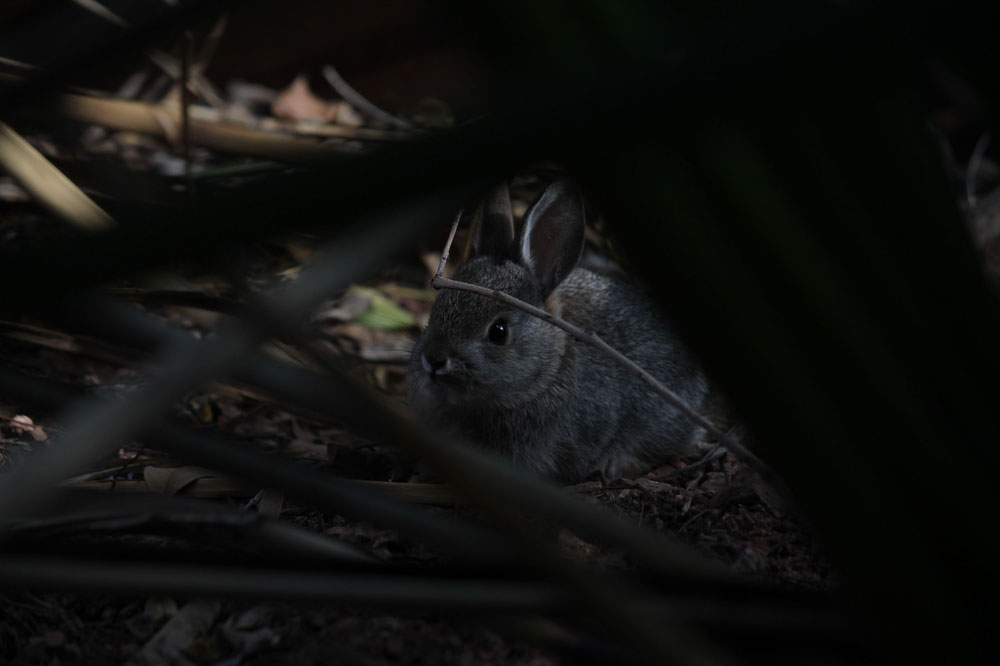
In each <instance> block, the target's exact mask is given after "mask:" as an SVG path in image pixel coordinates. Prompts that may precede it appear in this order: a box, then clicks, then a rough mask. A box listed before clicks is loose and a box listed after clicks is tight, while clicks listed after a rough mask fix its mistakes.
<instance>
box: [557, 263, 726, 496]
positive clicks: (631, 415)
mask: <svg viewBox="0 0 1000 666" xmlns="http://www.w3.org/2000/svg"><path fill="white" fill-rule="evenodd" d="M554 296H556V298H557V299H558V301H559V306H558V307H559V309H560V310H561V316H562V317H563V318H564V319H566V320H567V321H569V322H570V323H572V324H574V325H576V326H578V327H579V328H582V329H583V330H585V331H592V332H594V333H596V334H597V335H598V336H599V337H600V338H601V339H602V340H604V341H605V342H607V343H608V344H609V345H611V346H612V347H613V348H614V349H616V350H617V351H619V352H621V353H622V354H623V355H624V356H625V357H626V358H628V359H629V360H631V361H633V362H635V363H636V364H637V365H639V366H640V367H641V368H643V369H644V370H646V371H647V372H648V373H650V374H651V375H652V376H653V377H655V378H656V379H658V380H659V381H660V382H661V383H663V384H664V385H665V386H667V387H668V388H670V389H671V390H673V391H674V392H675V393H677V394H678V395H679V396H680V398H681V399H682V400H684V401H685V402H686V403H687V404H688V405H689V406H691V407H693V408H694V409H696V410H699V409H700V408H701V407H702V406H703V403H704V402H705V397H706V395H707V392H708V384H707V381H706V380H705V377H704V375H703V374H702V372H701V370H700V369H699V367H698V364H697V363H696V362H695V361H694V359H693V357H692V356H691V355H690V353H688V352H687V350H686V349H685V348H684V346H683V345H682V344H681V343H680V341H679V340H677V339H676V337H675V336H674V335H673V334H672V333H671V330H670V327H669V325H668V324H667V322H666V321H665V320H664V318H663V317H662V316H661V315H660V313H659V309H658V308H657V306H656V305H655V303H653V302H652V301H651V300H650V299H649V298H648V297H647V296H646V295H645V294H644V293H643V292H642V291H640V290H639V289H638V288H636V287H635V286H633V285H631V284H629V283H627V282H625V281H623V280H620V279H616V278H615V277H611V276H608V275H602V274H597V273H594V272H592V271H590V270H587V269H584V268H577V269H576V270H574V271H573V272H572V273H571V274H570V275H569V276H568V277H567V279H566V280H565V281H564V282H563V283H562V284H561V285H560V287H559V289H557V291H556V293H555V294H554ZM572 344H573V345H574V347H576V354H575V365H576V368H575V373H574V375H575V377H576V387H577V390H576V395H575V398H574V407H573V409H572V414H573V417H572V420H573V422H574V424H575V427H576V429H577V431H578V432H577V433H576V434H577V439H576V441H577V446H578V447H580V448H581V451H580V453H581V454H583V455H580V456H579V458H580V463H581V465H580V468H579V469H578V470H577V473H576V474H574V475H573V476H576V477H577V478H579V477H580V476H586V475H587V474H588V473H590V472H592V471H594V470H599V471H601V472H603V473H604V474H606V475H608V476H617V475H619V474H621V473H623V472H625V471H629V470H632V469H634V468H635V467H636V466H638V465H643V464H646V465H648V464H655V463H656V462H658V461H662V460H664V459H665V458H667V457H673V456H681V455H687V454H690V453H691V452H692V450H693V445H694V443H695V440H696V438H697V437H698V436H699V434H700V429H699V428H698V427H697V426H695V425H694V424H693V423H691V422H690V420H689V419H688V418H687V417H686V416H685V415H683V414H681V413H680V411H679V410H678V409H677V408H676V407H674V406H673V405H670V404H668V403H667V402H666V401H665V400H664V399H663V398H662V397H661V396H660V395H658V394H657V393H655V392H654V391H653V390H652V389H651V388H650V387H649V385H648V384H647V383H646V382H645V381H643V379H642V378H641V377H639V376H638V374H636V373H634V372H633V371H631V370H629V369H628V368H625V367H624V366H622V365H621V364H620V363H618V362H617V361H616V360H614V359H612V358H610V357H609V356H608V355H606V354H605V353H604V352H602V351H601V350H599V349H597V348H595V347H592V346H590V345H587V344H585V343H581V342H577V341H574V342H573V343H572Z"/></svg>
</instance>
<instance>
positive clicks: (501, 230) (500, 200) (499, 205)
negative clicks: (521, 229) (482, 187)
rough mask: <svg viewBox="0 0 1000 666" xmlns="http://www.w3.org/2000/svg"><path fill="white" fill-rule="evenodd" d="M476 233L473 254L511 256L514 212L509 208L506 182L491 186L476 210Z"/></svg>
mask: <svg viewBox="0 0 1000 666" xmlns="http://www.w3.org/2000/svg"><path fill="white" fill-rule="evenodd" d="M476 227H477V230H476V234H475V236H474V238H473V241H472V251H473V254H475V255H478V256H488V257H511V258H513V252H514V214H513V213H512V212H511V209H510V193H509V192H508V191H507V183H506V182H504V183H501V184H500V185H498V186H497V187H495V188H493V189H492V190H491V191H490V193H489V195H488V196H487V197H486V200H485V201H483V203H482V205H481V206H479V209H478V210H477V211H476Z"/></svg>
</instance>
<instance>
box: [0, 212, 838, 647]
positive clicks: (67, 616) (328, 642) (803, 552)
mask: <svg viewBox="0 0 1000 666" xmlns="http://www.w3.org/2000/svg"><path fill="white" fill-rule="evenodd" d="M0 225H2V226H3V228H4V229H5V230H6V233H7V234H8V235H10V234H17V233H20V232H21V231H22V230H23V231H24V233H28V232H27V227H25V226H23V225H21V224H19V223H17V222H14V221H12V220H10V219H8V220H0ZM35 231H37V229H36V230H35ZM417 255H418V253H417V252H416V251H414V253H413V256H412V262H411V264H412V265H410V266H409V267H407V268H405V269H403V268H400V267H394V268H392V269H391V270H388V271H386V272H385V274H383V275H382V276H380V277H379V278H376V279H375V280H373V281H372V282H371V285H370V286H369V287H367V288H370V289H374V290H375V291H364V290H357V291H356V292H352V294H353V295H352V296H348V297H345V298H341V299H338V300H336V301H332V302H331V303H330V310H329V312H328V313H327V315H329V316H325V317H320V318H319V320H320V321H321V322H323V323H321V324H318V328H319V329H320V330H321V331H322V335H323V336H325V339H326V340H327V341H329V343H330V344H331V345H334V346H336V347H338V348H339V349H340V350H341V352H342V353H344V354H345V355H346V356H348V357H353V358H354V359H355V362H356V366H355V368H354V373H355V375H356V376H358V377H362V378H365V379H366V381H368V382H370V383H372V384H373V385H375V386H377V387H378V388H380V389H381V390H383V391H384V392H385V393H387V394H389V395H391V396H393V397H395V398H397V399H399V400H403V399H404V397H403V395H404V383H405V359H406V353H407V352H406V350H407V348H408V346H409V344H411V343H412V340H413V338H414V337H415V334H416V330H417V329H416V328H415V327H414V326H403V327H402V328H399V329H397V330H385V329H384V328H379V327H377V326H376V327H372V326H366V325H365V324H363V323H360V322H359V321H358V315H357V314H356V312H354V311H353V310H354V308H355V307H356V304H355V305H352V304H351V303H350V301H351V300H352V299H354V298H357V297H358V296H357V294H359V293H360V294H364V297H363V298H362V300H363V299H364V298H368V299H370V298H371V296H372V294H376V293H377V294H380V295H382V296H383V297H384V298H385V299H387V301H388V303H391V304H392V306H394V307H395V306H398V307H399V308H401V309H402V311H403V312H406V313H409V314H410V315H412V318H413V321H415V322H419V321H420V320H421V318H422V317H425V316H426V313H427V311H428V309H429V305H430V301H429V300H428V299H427V297H426V296H427V294H426V292H425V291H424V290H423V288H422V287H421V286H420V283H419V282H414V283H409V282H406V281H405V279H404V278H403V277H401V276H406V275H419V274H420V273H421V271H422V270H423V269H422V268H421V263H420V261H419V260H418V256H417ZM258 259H265V261H263V264H264V265H266V266H267V270H266V271H265V272H268V273H270V275H272V276H280V275H287V274H288V273H289V271H292V272H294V268H295V265H296V262H295V260H293V259H292V254H291V253H289V252H288V251H287V249H286V248H281V247H279V246H277V245H275V246H269V247H267V248H262V249H261V255H260V257H258ZM368 303H369V304H370V303H371V300H369V301H368ZM386 307H389V306H388V305H386ZM362 309H363V308H362ZM149 311H151V312H154V313H156V314H157V315H158V316H160V317H162V318H163V319H165V320H167V321H170V322H173V323H175V324H178V325H180V326H183V327H185V328H187V329H188V330H191V331H194V332H196V333H199V334H201V333H204V332H206V329H204V326H205V325H206V321H205V319H204V318H205V313H203V312H198V311H194V310H192V309H190V308H182V307H175V306H162V305H161V306H150V307H149ZM393 312H396V311H395V310H393ZM331 313H332V314H331ZM397 314H399V313H398V312H397ZM16 333H18V331H13V330H7V331H6V335H4V336H2V337H0V358H2V359H3V363H4V365H5V366H6V367H10V368H15V369H17V370H20V371H24V372H28V373H30V374H32V375H35V376H37V377H41V378H48V379H55V380H58V381H61V382H69V383H72V384H75V385H78V386H81V387H85V388H87V389H88V390H91V391H107V392H112V393H114V392H127V391H130V390H132V389H134V388H135V387H136V386H138V385H140V384H141V383H142V381H143V378H144V375H143V373H142V372H141V371H139V370H136V369H134V368H133V367H130V366H128V365H123V364H118V363H115V362H113V359H108V358H96V356H98V355H97V354H90V353H88V352H91V351H93V350H92V349H90V348H89V347H88V346H87V344H86V341H76V343H77V344H76V345H73V346H70V345H66V344H62V343H64V342H65V341H66V340H67V339H71V338H69V337H65V336H63V335H62V334H60V333H58V332H56V331H51V330H47V329H44V328H39V329H38V330H35V331H33V333H34V334H33V335H32V336H28V335H26V334H25V331H24V330H21V331H20V335H16ZM365 358H377V359H378V361H377V362H368V361H365V360H364V359H365ZM178 414H179V415H181V416H183V417H184V418H185V419H186V420H188V421H189V422H190V423H192V424H194V425H196V426H197V427H199V428H202V429H207V430H210V431H214V432H218V433H223V434H225V435H227V436H228V437H230V438H232V439H236V440H239V441H243V442H245V443H247V445H248V446H251V447H253V448H255V449H257V450H260V451H265V452H268V453H271V454H273V455H278V456H283V457H288V458H292V459H296V460H298V461H299V462H300V463H301V464H303V465H308V466H314V467H319V468H324V469H328V470H331V471H333V472H335V473H337V474H338V475H339V476H345V477H349V478H358V479H369V480H376V481H399V480H401V479H405V477H406V475H407V474H408V473H409V471H410V470H412V461H410V459H409V458H408V457H407V456H405V455H402V454H401V453H400V452H399V451H398V450H397V449H396V448H395V447H394V446H392V445H391V443H385V442H374V441H369V440H366V439H365V438H364V437H363V436H360V435H358V434H355V433H352V432H351V431H350V430H349V429H346V428H344V427H341V426H339V425H338V424H331V423H329V422H319V421H312V420H310V419H307V418H304V417H302V416H297V415H293V414H291V413H288V412H286V411H283V410H282V409H281V408H280V407H278V406H276V405H274V404H271V403H269V402H267V401H266V400H261V399H260V398H258V397H257V396H254V395H252V394H249V393H247V392H244V391H241V390H239V389H238V388H232V387H226V388H225V390H219V389H215V388H213V389H211V390H208V391H206V392H202V393H198V394H193V395H190V396H188V398H187V400H186V402H185V404H183V405H181V406H179V407H178ZM0 418H2V422H0V433H2V437H0V456H2V459H3V463H4V466H5V467H7V468H8V469H10V468H11V467H12V466H14V465H16V464H17V462H18V461H19V460H20V459H22V458H23V457H24V456H25V455H26V454H27V453H29V452H30V451H32V450H35V449H38V448H41V447H45V446H46V441H47V440H48V438H50V437H58V435H59V431H60V421H59V417H58V415H56V414H48V413H44V412H35V411H30V412H25V411H23V410H21V409H19V408H18V406H17V405H10V404H0ZM710 450H711V446H709V445H705V451H706V452H708V451H710ZM183 463H184V461H181V460H171V459H168V458H165V456H164V455H163V454H162V453H160V452H158V451H155V450H151V449H149V448H146V447H145V446H143V445H142V443H141V442H125V443H123V444H122V446H121V447H120V448H119V449H118V451H117V453H116V454H115V455H114V456H113V457H111V458H110V459H106V460H103V461H100V462H99V463H97V464H95V465H94V469H103V470H111V471H110V472H105V473H104V474H103V475H102V476H96V477H94V478H90V479H87V480H84V481H80V482H79V484H80V485H81V486H87V487H89V488H91V489H97V492H105V493H114V492H116V488H115V486H116V485H117V492H124V490H122V489H123V488H126V487H128V488H129V489H131V490H132V491H137V490H136V488H133V487H132V486H138V491H137V492H142V491H145V492H150V493H156V492H161V493H162V492H176V493H178V494H180V495H187V496H199V492H198V488H197V485H196V484H195V483H194V482H195V481H197V480H205V479H210V478H211V477H212V474H213V473H212V472H210V471H207V470H197V469H195V468H186V467H183ZM177 470H181V471H180V472H179V473H180V474H182V475H183V474H187V475H188V476H187V477H186V478H185V479H184V480H183V481H181V482H179V483H175V484H174V486H173V487H172V488H171V490H169V491H167V490H165V489H164V488H163V486H162V483H163V482H161V481H157V479H160V478H162V477H163V474H168V475H169V474H170V473H171V472H177ZM186 470H193V471H186ZM157 472H160V473H159V474H158V473H157ZM113 481H114V482H113ZM168 483H169V482H168ZM129 484H132V485H131V486H130V485H129ZM157 484H160V485H157ZM569 491H570V492H572V493H573V494H574V495H577V496H578V497H580V498H582V499H583V500H585V501H586V502H590V503H595V504H600V505H602V506H603V507H605V508H606V509H608V510H610V511H612V512H613V513H615V514H617V515H618V516H620V517H622V518H624V519H626V520H629V521H631V522H633V523H635V524H637V525H642V526H644V527H647V528H649V529H651V530H655V531H657V532H660V533H662V534H664V535H667V536H668V537H670V538H671V539H675V540H678V541H680V542H683V543H686V544H689V545H691V546H693V547H694V548H695V549H697V550H698V551H699V552H701V553H703V554H704V555H705V557H707V558H711V559H713V560H716V561H718V562H721V563H723V564H725V565H727V566H729V567H732V568H733V569H735V570H738V571H740V572H743V573H745V574H747V575H749V576H752V577H756V578H759V579H762V580H766V581H770V582H774V583H777V584H778V585H779V586H783V587H787V588H795V589H831V588H836V587H837V586H838V580H837V577H836V576H835V575H834V573H833V571H832V569H831V566H830V564H829V563H828V561H827V560H826V559H825V558H824V556H823V554H822V552H821V550H820V548H819V547H818V546H817V544H816V543H815V541H814V540H813V538H812V537H811V536H810V534H809V531H808V530H807V529H806V528H805V527H804V526H803V525H802V524H801V523H800V522H799V521H798V520H797V519H796V518H795V517H794V516H792V515H790V514H789V513H787V512H786V511H785V510H784V509H783V508H782V506H781V503H780V502H779V501H777V500H776V498H775V495H774V493H773V491H771V490H770V489H769V488H767V487H766V486H765V485H764V484H763V483H762V482H761V481H760V480H759V478H758V477H757V475H756V474H755V473H754V472H752V471H750V470H749V469H748V468H747V467H746V466H745V465H744V464H743V463H741V462H740V461H738V460H736V459H735V458H734V457H733V456H732V455H731V454H728V453H727V454H725V455H722V456H721V457H717V458H715V459H711V460H708V461H703V462H701V463H685V462H680V461H679V462H676V463H674V464H670V465H666V466H663V467H660V468H657V469H653V470H650V471H649V472H648V473H646V474H644V475H642V476H639V477H636V478H621V479H612V480H601V479H594V480H589V481H586V482H584V483H580V484H577V485H576V486H573V487H571V488H569ZM250 492H251V491H246V490H243V489H241V488H239V487H238V484H236V485H233V486H231V487H229V486H226V485H225V484H223V486H222V489H221V490H219V489H215V490H212V491H210V493H202V494H203V495H205V494H210V495H211V497H212V498H213V499H211V500H206V501H212V502H221V503H223V504H226V505H228V506H242V505H245V503H246V502H247V500H248V499H249V494H250ZM444 504H445V505H444V506H440V507H436V508H434V509H432V510H434V511H438V512H442V513H448V512H458V513H462V514H467V513H468V512H467V510H466V509H464V508H463V507H461V506H458V507H456V506H450V505H448V503H447V502H446V503H444ZM279 506H280V509H278V511H279V512H280V519H281V520H282V521H289V522H290V523H293V524H295V525H298V526H301V527H303V528H305V529H308V530H312V531H314V532H317V533H320V534H326V535H330V536H332V537H335V538H337V539H340V540H343V541H346V542H348V543H350V544H354V545H356V546H357V547H359V548H361V549H363V550H364V551H366V552H368V553H371V554H374V555H375V556H376V557H378V558H379V559H382V560H384V561H387V562H396V563H400V562H402V563H418V564H435V563H440V562H442V561H443V560H441V558H440V556H438V555H436V554H434V553H433V552H431V551H428V550H427V549H426V548H425V547H424V546H423V545H422V544H419V543H415V542H413V541H411V540H409V539H405V538H402V537H400V536H399V535H398V534H396V533H394V532H393V531H391V530H386V529H381V528H379V527H377V526H375V525H372V524H369V523H364V522H357V521H351V520H347V519H345V518H344V517H342V516H338V515H328V514H325V513H323V512H321V511H319V510H317V509H315V508H313V507H310V506H305V505H301V504H296V503H294V502H292V501H288V500H286V501H284V502H281V503H280V504H279ZM550 536H551V538H552V540H553V541H555V542H556V543H558V545H559V547H560V548H561V549H562V550H563V551H564V552H565V553H566V554H567V556H569V557H573V558H577V559H580V560H585V561H587V562H588V563H590V564H591V565H594V566H597V567H600V568H606V569H613V570H621V569H625V570H627V569H628V568H629V567H630V566H631V565H630V562H629V561H628V558H627V557H625V556H623V555H622V554H621V553H616V552H613V551H607V550H604V549H601V548H599V547H596V546H594V545H592V544H590V543H587V542H584V541H582V540H580V539H578V538H577V537H576V536H574V535H573V534H572V533H571V532H569V531H567V530H555V531H553V532H552V534H551V535H550ZM77 538H79V537H77ZM98 538H100V537H98ZM105 538H106V537H105ZM111 538H112V543H114V541H113V539H114V538H116V537H111ZM117 538H120V539H122V542H123V543H127V539H128V538H129V537H128V536H127V535H126V536H120V537H117ZM167 540H168V541H169V537H168V538H167ZM56 543H57V544H58V543H59V542H58V541H57V542H56ZM73 544H74V541H73V540H72V539H68V540H66V541H65V542H64V545H63V546H61V547H65V548H72V547H73ZM105 545H107V544H105ZM57 547H60V546H57ZM111 552H114V547H112V548H111ZM234 557H235V555H234ZM187 616H192V617H194V618H197V623H196V624H197V626H201V627H202V628H203V630H202V631H200V632H198V634H197V637H196V639H194V640H192V639H191V636H190V635H187V634H184V632H181V633H179V634H177V633H173V634H172V633H170V632H169V631H168V632H167V633H166V634H163V633H161V632H162V631H163V628H164V627H165V626H171V627H172V626H173V625H169V623H168V621H170V620H171V618H175V619H176V618H178V617H187ZM175 621H176V620H175ZM192 621H194V620H192ZM505 627H506V625H505V623H504V621H503V618H491V617H489V616H472V617H469V616H465V615H462V616H455V615H448V614H445V613H440V612H434V613H430V612H418V611H412V610H409V611H401V612H386V611H385V609H381V610H379V609H371V608H364V607H358V606H352V605H339V606H338V605H332V604H316V603H312V604H306V605H295V604H292V603H276V602H268V603H258V602H252V601H234V600H222V601H220V602H212V601H205V600H191V599H187V598H177V597H162V596H158V597H131V598H130V597H128V596H110V595H95V594H81V593H68V592H67V593H37V592H31V591H24V592H16V593H10V592H9V593H6V594H4V595H2V601H0V661H2V662H4V663H24V664H56V663H60V664H70V663H80V664H83V663H122V662H124V661H126V660H129V659H132V660H133V662H134V663H150V664H155V663H167V662H163V661H158V660H157V658H155V657H150V656H149V652H150V651H152V652H153V653H157V652H158V653H159V654H174V655H175V656H174V659H175V661H174V662H171V663H198V664H234V663H245V664H288V665H292V664H329V663H359V664H548V663H567V659H568V658H567V657H565V656H563V655H558V654H556V653H552V652H547V651H545V650H543V649H539V648H535V647H531V646H530V645H528V644H527V643H524V642H521V641H519V640H518V639H517V638H516V635H515V634H513V633H511V632H509V631H507V630H506V628H505ZM171 641H174V642H175V644H173V645H171V644H170V642H171ZM164 645H165V647H164ZM161 658H162V657H161Z"/></svg>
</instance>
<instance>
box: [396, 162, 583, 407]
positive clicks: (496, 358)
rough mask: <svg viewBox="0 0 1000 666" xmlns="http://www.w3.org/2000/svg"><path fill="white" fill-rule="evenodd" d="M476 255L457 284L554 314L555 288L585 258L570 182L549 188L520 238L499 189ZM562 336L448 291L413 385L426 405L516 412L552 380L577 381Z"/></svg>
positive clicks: (417, 359)
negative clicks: (566, 374)
mask: <svg viewBox="0 0 1000 666" xmlns="http://www.w3.org/2000/svg"><path fill="white" fill-rule="evenodd" d="M477 217H478V232H477V233H476V235H475V237H474V243H473V252H474V253H473V256H472V258H471V259H470V260H469V261H468V262H466V264H465V265H464V266H462V268H461V269H459V271H458V272H457V273H456V275H455V279H456V280H460V281H462V282H469V283H472V284H476V285H480V286H483V287H486V288H489V289H496V290H499V291H503V292H505V293H507V294H509V295H511V296H514V297H515V298H518V299H521V300H523V301H526V302H528V303H530V304H532V305H535V306H538V307H541V308H545V309H548V310H549V311H551V312H553V313H555V314H558V313H559V309H560V303H559V298H558V293H556V288H557V287H558V286H559V284H560V283H561V282H562V281H563V279H564V278H565V277H566V276H567V275H569V274H570V272H571V271H572V270H573V269H574V267H576V264H577V262H578V261H579V260H580V255H581V253H582V251H583V243H584V233H585V227H584V208H583V201H582V198H581V196H580V194H579V191H578V190H577V189H576V188H575V187H574V186H573V185H572V184H570V183H568V182H564V181H561V182H556V183H553V184H552V185H550V186H549V187H548V188H547V189H546V190H545V192H544V193H543V194H542V196H541V197H540V198H539V199H538V200H537V201H536V202H535V203H534V204H533V205H532V206H531V207H530V208H529V209H528V211H527V212H526V213H525V215H524V224H523V228H522V231H521V234H520V236H519V237H518V236H515V233H514V220H513V216H512V213H511V205H510V196H509V194H508V192H507V186H506V184H504V185H503V186H501V187H498V188H497V189H495V190H494V191H493V192H492V193H491V194H490V196H489V197H488V199H487V200H486V202H484V204H483V205H482V206H481V207H480V209H479V211H478V214H477ZM568 344H569V340H568V336H567V334H566V333H565V332H563V331H562V330H560V329H557V328H555V327H554V326H552V325H551V324H548V323H546V322H544V321H542V320H540V319H538V318H536V317H533V316H532V315H529V314H528V313H526V312H523V311H521V310H519V309H516V308H514V307H511V306H509V305H507V304H504V303H501V302H500V301H497V300H495V299H492V298H489V297H487V296H481V295H479V294H473V293H469V292H465V291H457V290H444V291H442V292H441V293H440V294H439V295H438V299H437V302H436V303H435V304H434V307H433V309H432V310H431V315H430V321H429V323H428V326H427V329H426V331H424V334H423V335H422V336H421V339H420V340H419V342H418V343H417V345H416V347H415V349H414V353H413V357H412V359H411V362H410V370H409V374H410V389H411V395H412V397H413V398H414V400H415V401H416V402H417V403H419V404H420V405H421V406H422V407H424V408H426V409H435V408H438V407H440V408H443V409H448V408H453V407H459V406H468V407H470V408H472V409H475V408H477V407H478V408H481V409H485V410H488V409H492V408H503V407H512V406H515V405H518V404H521V403H523V402H525V401H527V400H531V399H532V398H533V397H535V396H537V395H538V394H539V393H541V392H542V391H544V390H546V389H547V387H549V386H550V385H551V384H552V382H559V381H564V382H571V381H572V379H571V378H569V377H563V376H562V375H561V372H565V370H562V371H561V366H562V364H563V363H564V356H565V354H566V351H567V345H568Z"/></svg>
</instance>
